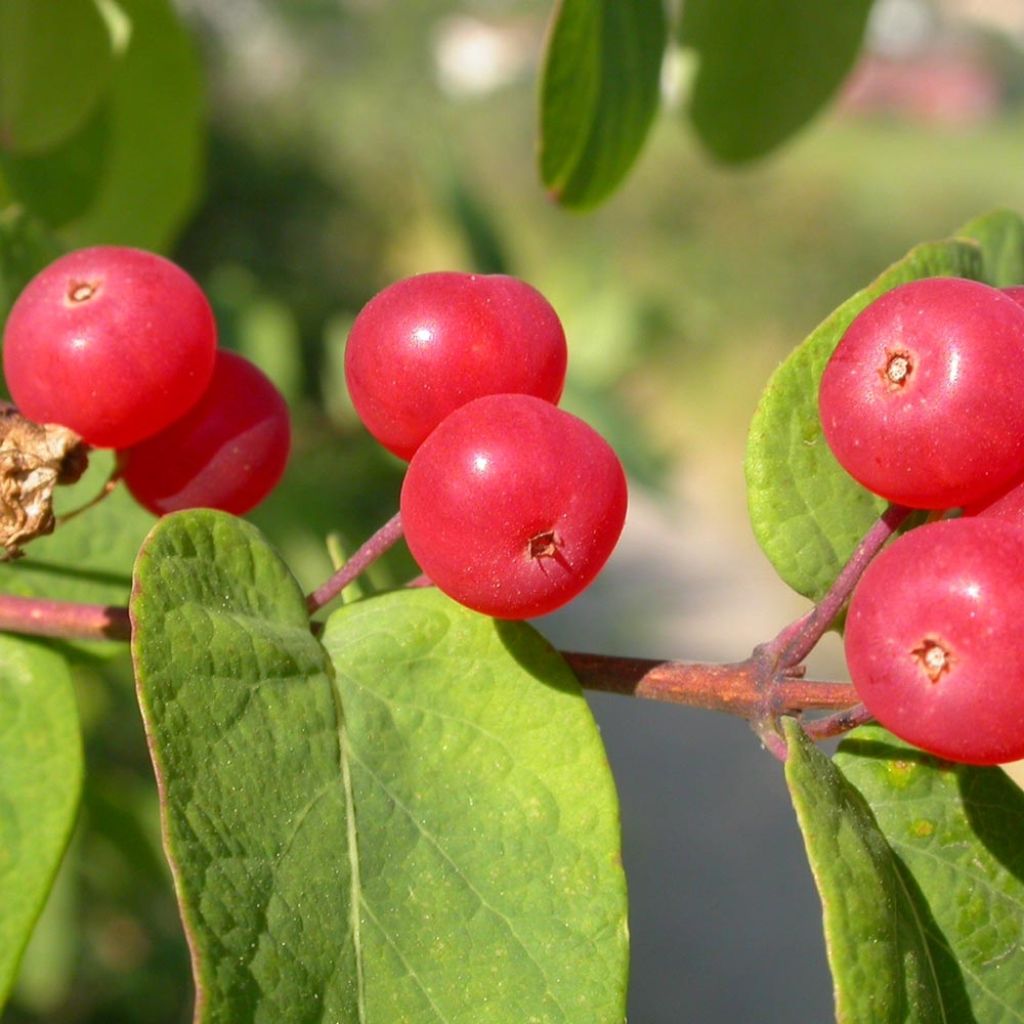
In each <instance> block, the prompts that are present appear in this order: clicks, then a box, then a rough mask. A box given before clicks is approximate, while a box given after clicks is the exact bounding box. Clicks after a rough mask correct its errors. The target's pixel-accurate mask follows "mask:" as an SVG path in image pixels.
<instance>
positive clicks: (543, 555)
mask: <svg viewBox="0 0 1024 1024" xmlns="http://www.w3.org/2000/svg"><path fill="white" fill-rule="evenodd" d="M565 370H566V343H565V334H564V332H563V330H562V325H561V323H560V321H559V319H558V316H557V314H556V313H555V311H554V310H553V309H552V307H551V306H550V304H549V303H548V302H547V300H546V299H545V298H544V297H543V296H542V295H541V294H540V293H539V292H538V291H536V290H535V289H534V288H532V287H531V286H530V285H528V284H525V283H524V282H523V281H520V280H517V279H516V278H513V277H508V276H505V275H486V276H485V275H476V274H462V273H453V272H442V273H432V274H421V275H418V276H416V277H411V278H406V279H405V280H402V281H398V282H396V283H395V284H392V285H391V286H389V287H388V288H385V289H384V291H382V292H380V293H379V294H378V295H376V296H375V297H374V298H373V299H371V300H370V302H369V303H367V305H366V306H365V307H364V308H363V309H362V311H361V312H360V313H359V316H358V317H357V318H356V321H355V323H354V324H353V327H352V331H351V333H350V335H349V338H348V345H347V347H346V350H345V375H346V379H347V381H348V388H349V393H350V395H351V398H352V402H353V405H354V406H355V408H356V411H357V412H358V413H359V415H360V417H361V419H362V421H363V423H364V424H365V425H366V427H367V429H368V430H369V431H370V433H371V434H372V435H373V436H374V437H375V438H376V439H377V440H378V441H379V442H380V443H381V444H382V445H384V447H385V448H387V449H388V450H389V451H391V452H393V453H394V454H395V455H397V456H399V457H400V458H402V459H405V460H407V461H408V462H409V466H408V469H407V471H406V475H405V480H404V483H403V485H402V495H401V518H402V526H403V530H404V533H405V538H406V541H407V542H408V545H409V549H410V550H411V552H412V554H413V557H414V558H415V559H416V561H417V562H418V563H419V565H420V568H422V569H423V571H424V573H425V574H426V575H427V576H428V577H429V578H430V580H431V582H433V583H434V584H435V585H436V586H437V587H438V588H439V589H441V590H443V591H444V592H445V593H446V594H448V595H449V597H452V598H454V599H455V600H456V601H458V602H459V603H461V604H463V605H466V606H467V607H469V608H473V609H475V610H477V611H480V612H483V613H485V614H487V615H493V616H496V617H498V618H505V619H525V618H532V617H534V616H537V615H543V614H545V613H547V612H550V611H553V610H554V609H555V608H558V607H559V606H561V605H563V604H565V603H566V602H567V601H569V600H571V599H572V598H573V597H575V596H576V595H577V594H578V593H579V592H580V591H582V590H583V589H584V588H585V587H586V586H588V585H589V584H590V583H591V581H592V580H593V579H594V577H595V576H596V575H597V573H598V572H599V571H600V569H601V567H602V566H603V565H604V563H605V562H606V561H607V559H608V556H609V555H610V554H611V552H612V549H613V548H614V547H615V544H616V542H617V541H618V538H619V534H620V533H621V531H622V526H623V522H624V520H625V515H626V478H625V474H624V473H623V470H622V465H621V463H620V462H619V459H618V457H617V456H616V454H615V452H614V451H613V450H612V448H611V446H610V445H609V444H608V443H607V442H606V441H605V440H604V439H603V438H602V437H601V436H600V435H599V434H598V433H596V432H595V431H594V430H593V429H592V428H591V427H590V426H588V425H587V424H586V423H584V422H583V421H582V420H580V419H577V418H576V417H575V416H572V415H570V414H569V413H567V412H564V411H563V410H561V409H559V408H558V407H557V405H556V403H557V402H558V400H559V399H560V398H561V395H562V388H563V385H564V383H565Z"/></svg>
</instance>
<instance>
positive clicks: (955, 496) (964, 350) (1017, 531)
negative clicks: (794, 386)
mask: <svg viewBox="0 0 1024 1024" xmlns="http://www.w3.org/2000/svg"><path fill="white" fill-rule="evenodd" d="M819 408H820V413H821V420H822V426H823V428H824V433H825V438H826V440H827V441H828V444H829V446H830V447H831V449H832V451H833V453H834V454H835V456H836V458H837V459H838V461H839V462H840V464H841V465H842V466H843V467H844V469H846V471H847V472H848V473H850V475H851V476H853V477H854V478H855V479H857V480H858V481H859V482H860V483H861V484H863V485H864V486H865V487H867V488H868V489H869V490H871V491H873V492H874V493H875V494H878V495H880V496H882V497H883V498H886V499H887V500H889V501H890V502H893V503H895V504H899V505H904V506H909V507H911V508H918V509H930V510H933V512H934V516H933V517H930V519H931V520H932V521H930V522H928V523H926V524H925V525H923V526H920V527H918V528H916V529H914V530H911V531H909V532H908V533H906V534H904V535H903V536H901V537H899V538H897V539H896V540H895V541H894V542H893V543H892V544H890V545H889V546H888V547H887V548H885V549H884V550H883V551H882V552H881V554H879V555H878V557H877V558H875V559H874V560H873V561H872V562H871V564H870V565H869V566H868V568H867V570H866V571H865V573H864V575H863V576H862V578H861V580H860V582H859V583H858V584H857V587H856V589H855V590H854V593H853V597H852V599H851V602H850V608H849V614H848V616H847V622H846V632H845V647H846V658H847V663H848V666H849V670H850V677H851V679H852V681H853V684H854V687H855V688H856V690H857V693H858V695H859V696H860V698H861V700H862V701H863V702H864V704H865V706H866V707H867V709H868V711H869V712H870V713H871V714H872V715H874V716H875V717H876V718H877V719H878V720H879V722H881V723H882V724H883V725H884V726H886V727H887V728H889V729H891V730H892V732H894V733H896V734H897V735H898V736H900V737H902V738H903V739H905V740H907V741H908V742H911V743H913V744H915V745H917V746H919V747H921V748H923V749H924V750H927V751H930V752H932V753H934V754H937V755H939V756H940V757H944V758H948V759H950V760H954V761H962V762H967V763H973V764H999V763H1003V762H1006V761H1012V760H1017V759H1020V758H1022V757H1024V629H1022V621H1024V288H1017V289H1005V290H1000V289H996V288H992V287H989V286H987V285H984V284H979V283H978V282H975V281H968V280H962V279H960V278H929V279H925V280H920V281H914V282H911V283H908V284H905V285H901V286H900V287H897V288H895V289H893V290H892V291H890V292H887V293H885V294H884V295H882V296H881V297H880V298H879V299H877V300H876V301H875V302H873V303H872V304H871V305H870V306H868V307H867V308H866V309H865V310H864V311H863V312H862V313H861V314H860V315H859V316H858V317H857V318H856V319H855V320H854V321H853V322H852V323H851V325H850V327H849V328H848V330H847V331H846V333H845V334H844V336H843V338H842V339H841V341H840V342H839V345H838V346H837V348H836V350H835V352H834V353H833V355H832V357H831V359H830V361H829V363H828V365H827V366H826V367H825V371H824V375H823V377H822V381H821V390H820V393H819ZM957 513H959V514H958V515H957ZM950 516H955V517H953V518H950Z"/></svg>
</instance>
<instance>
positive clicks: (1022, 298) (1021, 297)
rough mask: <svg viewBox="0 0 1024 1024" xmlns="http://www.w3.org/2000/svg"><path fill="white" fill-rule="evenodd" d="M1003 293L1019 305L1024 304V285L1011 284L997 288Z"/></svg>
mask: <svg viewBox="0 0 1024 1024" xmlns="http://www.w3.org/2000/svg"><path fill="white" fill-rule="evenodd" d="M999 290H1000V291H1001V292H1002V293H1003V294H1004V295H1009V296H1010V298H1011V299H1013V301H1014V302H1016V303H1017V305H1019V306H1024V285H1020V284H1012V285H1010V286H1009V287H1008V288H1000V289H999Z"/></svg>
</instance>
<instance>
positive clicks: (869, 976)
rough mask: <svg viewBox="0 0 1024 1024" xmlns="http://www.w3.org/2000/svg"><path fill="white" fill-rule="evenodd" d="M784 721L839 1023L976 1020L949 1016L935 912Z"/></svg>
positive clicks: (834, 772)
mask: <svg viewBox="0 0 1024 1024" xmlns="http://www.w3.org/2000/svg"><path fill="white" fill-rule="evenodd" d="M784 721H785V725H786V739H787V742H788V744H789V757H788V759H787V761H786V781H787V783H788V784H789V789H790V794H791V796H792V798H793V806H794V808H795V809H796V814H797V821H798V822H799V824H800V831H801V832H802V833H803V837H804V844H805V845H806V847H807V856H808V859H809V861H810V864H811V871H812V872H813V874H814V880H815V882H816V884H817V886H818V893H819V895H820V897H821V903H822V909H823V913H824V924H825V945H826V950H827V953H828V960H829V967H830V968H831V970H832V980H833V985H834V989H835V1001H836V1019H837V1020H838V1021H840V1022H841V1024H952V1022H953V1021H956V1022H958V1024H968V1018H965V1017H959V1016H955V1015H953V1016H950V1015H949V1013H948V1010H949V1008H950V1006H951V1005H952V1004H951V1003H950V1001H949V996H948V995H947V992H946V986H944V985H943V975H947V974H951V973H953V972H955V967H954V966H953V965H951V964H950V963H948V957H947V956H945V955H942V951H941V950H938V949H936V948H935V945H934V943H933V940H932V931H933V925H932V922H931V921H930V919H929V918H928V916H927V913H926V908H924V907H922V905H921V903H920V900H919V899H918V898H917V896H916V894H915V893H914V891H913V888H912V883H911V882H910V881H909V880H908V878H907V875H906V872H905V871H904V870H903V867H902V865H901V864H900V862H899V860H898V859H897V857H896V856H895V855H894V854H893V851H892V849H891V848H890V847H889V844H888V843H887V842H886V840H885V837H884V836H883V835H882V833H881V831H880V830H879V828H878V824H877V823H876V821H875V819H874V816H873V815H872V813H871V809H870V808H869V807H868V805H867V804H866V803H865V801H864V798H863V797H862V796H861V795H860V794H859V793H858V792H857V790H856V789H854V787H853V786H851V785H850V783H849V782H847V780H846V779H845V778H844V777H843V774H842V773H841V772H840V771H839V770H838V769H837V768H836V767H835V765H833V764H832V763H831V762H830V761H829V760H828V758H827V757H825V755H824V754H822V753H821V752H820V751H819V750H818V749H817V748H816V747H815V746H814V744H813V743H811V741H810V740H809V739H808V738H807V736H806V735H805V733H804V731H803V730H802V729H801V728H800V726H799V725H798V724H797V723H796V722H795V721H794V720H793V719H785V720H784ZM1018 982H1019V977H1018ZM992 1024H994V1020H993V1022H992Z"/></svg>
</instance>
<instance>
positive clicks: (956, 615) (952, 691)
mask: <svg viewBox="0 0 1024 1024" xmlns="http://www.w3.org/2000/svg"><path fill="white" fill-rule="evenodd" d="M1022 608H1024V529H1021V527H1020V526H1017V525H1014V524H1012V523H1008V522H1005V521H1002V520H999V519H986V518H983V517H980V516H979V517H971V518H962V519H946V520H942V521H940V522H935V523H929V524H926V525H924V526H920V527H918V528H916V529H914V530H911V531H910V532H909V533H907V534H905V535H904V536H902V537H900V538H898V539H897V540H896V541H895V542H894V543H893V544H891V545H890V546H889V547H888V548H886V549H885V550H883V551H882V553H881V554H880V555H878V556H877V557H876V558H875V559H874V560H873V561H872V562H871V564H870V565H869V566H868V568H867V570H866V572H865V573H864V575H863V577H862V578H861V580H860V582H859V583H858V585H857V587H856V589H855V590H854V593H853V598H852V599H851V601H850V609H849V614H848V615H847V620H846V630H845V636H844V644H845V647H846V660H847V665H848V667H849V670H850V678H851V680H852V681H853V685H854V687H855V688H856V690H857V694H858V696H859V697H860V699H861V700H862V701H863V702H864V704H865V705H866V707H867V709H868V711H870V712H871V714H872V715H873V716H874V717H875V718H877V719H878V721H879V722H881V724H882V725H884V726H885V727H886V728H887V729H889V730H891V731H892V732H894V733H895V734H896V735H897V736H900V737H901V738H902V739H904V740H906V741H907V742H909V743H913V744H914V745H915V746H918V747H921V748H922V749H923V750H926V751H928V752H930V753H932V754H936V755H937V756H939V757H943V758H946V759H948V760H952V761H960V762H966V763H969V764H1002V763H1005V762H1007V761H1015V760H1019V759H1020V758H1024V645H1022V644H1021V632H1020V613H1021V609H1022Z"/></svg>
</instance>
